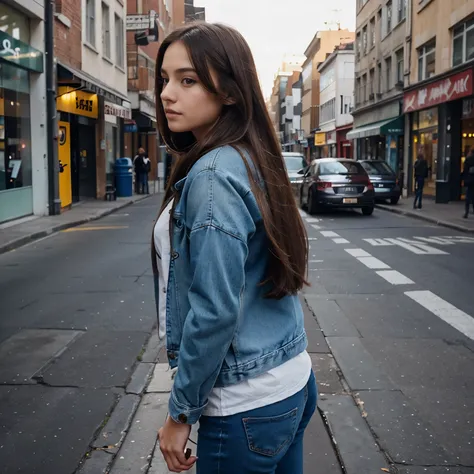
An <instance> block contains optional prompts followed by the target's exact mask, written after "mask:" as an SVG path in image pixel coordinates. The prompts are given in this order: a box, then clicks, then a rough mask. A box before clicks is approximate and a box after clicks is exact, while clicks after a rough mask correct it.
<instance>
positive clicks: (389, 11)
mask: <svg viewBox="0 0 474 474" xmlns="http://www.w3.org/2000/svg"><path fill="white" fill-rule="evenodd" d="M391 31H392V1H391V0H390V2H388V3H387V34H388V33H390V32H391Z"/></svg>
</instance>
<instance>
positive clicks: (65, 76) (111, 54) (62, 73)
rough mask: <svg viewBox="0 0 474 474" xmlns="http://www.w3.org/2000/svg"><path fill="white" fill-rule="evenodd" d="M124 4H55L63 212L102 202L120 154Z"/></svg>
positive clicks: (125, 110) (126, 113)
mask: <svg viewBox="0 0 474 474" xmlns="http://www.w3.org/2000/svg"><path fill="white" fill-rule="evenodd" d="M125 20H126V11H125V6H124V4H122V3H120V2H116V1H115V2H112V1H108V0H100V1H99V0H81V1H76V0H61V1H58V2H56V15H55V56H56V63H57V91H56V92H57V99H56V107H57V111H58V129H59V137H58V138H59V139H58V146H59V150H58V159H59V171H60V175H59V198H60V200H61V207H62V208H63V209H67V208H68V207H69V206H71V204H72V203H74V202H77V201H79V200H82V199H90V198H96V199H103V198H104V196H105V192H106V188H107V186H108V185H111V186H113V184H114V164H115V160H116V159H117V158H119V157H121V156H124V155H123V153H124V144H123V132H124V121H125V120H127V119H129V118H130V117H131V109H130V103H129V101H128V97H127V76H126V67H127V66H126V55H125Z"/></svg>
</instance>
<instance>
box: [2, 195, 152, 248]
mask: <svg viewBox="0 0 474 474" xmlns="http://www.w3.org/2000/svg"><path fill="white" fill-rule="evenodd" d="M154 195H155V194H150V195H146V196H143V197H140V198H138V199H136V200H135V201H127V202H124V203H123V204H121V205H119V206H117V207H114V208H113V209H106V210H104V211H103V212H101V213H100V214H98V215H96V216H92V217H88V218H85V219H78V220H77V221H71V222H66V223H64V224H58V225H55V226H53V227H50V228H49V229H46V230H40V231H38V232H34V233H32V234H30V235H27V236H24V237H19V238H18V239H15V240H12V241H11V242H8V243H6V244H5V245H2V246H0V255H2V254H3V253H7V252H10V251H11V250H15V249H17V248H20V247H23V246H24V245H27V244H29V243H31V242H34V241H35V240H39V239H42V238H44V237H47V236H48V235H51V234H55V233H57V232H61V231H62V230H65V229H70V228H72V227H78V226H80V225H82V224H87V223H88V222H93V221H96V220H99V219H101V218H102V217H106V216H108V215H110V214H113V213H114V212H117V211H119V210H120V209H123V208H125V207H127V206H131V205H132V204H136V203H138V202H141V201H144V200H145V199H148V198H150V197H152V196H154Z"/></svg>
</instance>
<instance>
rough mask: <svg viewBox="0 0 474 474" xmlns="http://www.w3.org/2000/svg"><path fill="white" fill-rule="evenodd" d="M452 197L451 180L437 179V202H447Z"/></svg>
mask: <svg viewBox="0 0 474 474" xmlns="http://www.w3.org/2000/svg"><path fill="white" fill-rule="evenodd" d="M449 198H450V186H449V181H444V180H441V179H438V180H437V181H436V198H435V202H436V203H437V204H446V203H448V202H449Z"/></svg>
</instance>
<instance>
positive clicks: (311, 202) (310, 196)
mask: <svg viewBox="0 0 474 474" xmlns="http://www.w3.org/2000/svg"><path fill="white" fill-rule="evenodd" d="M308 214H310V215H313V214H316V205H315V203H314V199H313V191H312V190H311V189H310V190H309V191H308Z"/></svg>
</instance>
